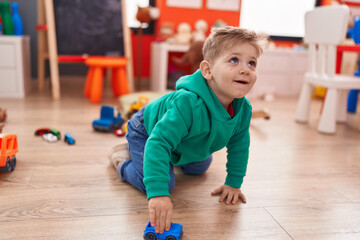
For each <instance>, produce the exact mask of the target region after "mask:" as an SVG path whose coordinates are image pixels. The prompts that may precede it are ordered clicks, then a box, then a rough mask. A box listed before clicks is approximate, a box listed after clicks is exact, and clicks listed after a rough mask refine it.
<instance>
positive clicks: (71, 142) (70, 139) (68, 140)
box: [64, 132, 75, 145]
mask: <svg viewBox="0 0 360 240" xmlns="http://www.w3.org/2000/svg"><path fill="white" fill-rule="evenodd" d="M64 141H65V142H66V143H67V144H69V145H74V144H75V139H74V138H73V137H72V136H71V134H70V133H68V132H66V133H65V138H64Z"/></svg>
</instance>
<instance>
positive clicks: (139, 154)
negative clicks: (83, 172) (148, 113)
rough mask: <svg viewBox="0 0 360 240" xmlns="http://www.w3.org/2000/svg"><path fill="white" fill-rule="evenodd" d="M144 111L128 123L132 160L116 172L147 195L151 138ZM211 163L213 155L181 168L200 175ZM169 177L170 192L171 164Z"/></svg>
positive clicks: (173, 185) (172, 184) (119, 166)
mask: <svg viewBox="0 0 360 240" xmlns="http://www.w3.org/2000/svg"><path fill="white" fill-rule="evenodd" d="M144 110H145V107H144V108H142V109H140V111H138V112H137V113H135V114H134V116H133V117H132V118H131V119H130V120H129V122H128V125H127V133H126V139H127V140H128V144H129V151H130V159H129V160H127V161H125V162H122V163H121V164H119V165H118V167H117V169H116V172H117V174H118V175H119V177H120V178H121V179H122V180H124V181H126V182H128V183H130V184H131V185H133V186H134V187H136V188H137V189H139V190H140V191H142V192H143V193H146V189H145V186H144V183H143V179H144V173H143V161H144V148H145V144H146V141H147V139H148V137H149V136H148V134H147V132H146V130H145V126H144ZM211 161H212V155H210V157H209V158H207V159H206V160H204V161H200V162H194V163H189V164H184V165H180V166H179V167H180V169H181V171H182V172H183V173H185V174H191V175H200V174H203V173H204V172H205V171H206V170H207V169H208V168H209V166H210V163H211ZM169 175H170V178H171V180H170V182H169V191H171V190H173V189H174V187H175V174H174V166H173V165H172V164H171V163H170V171H169Z"/></svg>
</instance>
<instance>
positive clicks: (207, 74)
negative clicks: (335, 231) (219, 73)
mask: <svg viewBox="0 0 360 240" xmlns="http://www.w3.org/2000/svg"><path fill="white" fill-rule="evenodd" d="M200 71H201V74H202V75H203V77H204V78H205V79H206V80H211V79H212V74H211V70H210V63H209V62H208V61H206V60H203V61H202V62H201V63H200Z"/></svg>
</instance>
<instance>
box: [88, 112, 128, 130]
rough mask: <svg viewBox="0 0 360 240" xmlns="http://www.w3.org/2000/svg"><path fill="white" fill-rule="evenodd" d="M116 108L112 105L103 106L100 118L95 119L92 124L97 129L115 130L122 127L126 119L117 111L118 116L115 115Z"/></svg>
mask: <svg viewBox="0 0 360 240" xmlns="http://www.w3.org/2000/svg"><path fill="white" fill-rule="evenodd" d="M114 112H115V109H114V107H111V106H105V105H104V106H102V107H101V112H100V119H97V120H94V121H93V122H92V126H93V128H94V130H95V131H101V132H113V131H114V130H115V129H118V128H121V126H122V125H123V123H124V119H123V118H122V117H121V114H120V112H119V111H117V115H116V117H115V116H114Z"/></svg>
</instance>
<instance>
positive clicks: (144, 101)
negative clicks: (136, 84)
mask: <svg viewBox="0 0 360 240" xmlns="http://www.w3.org/2000/svg"><path fill="white" fill-rule="evenodd" d="M148 103H149V97H147V96H144V95H140V96H139V99H138V101H137V102H134V103H133V104H131V105H130V107H129V111H128V113H127V118H128V119H130V118H131V117H132V115H134V113H136V112H138V111H139V110H140V109H141V108H142V107H143V106H145V105H146V104H148Z"/></svg>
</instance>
